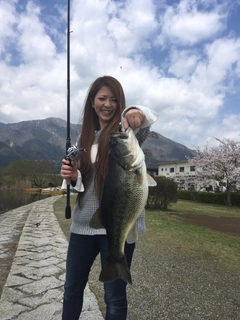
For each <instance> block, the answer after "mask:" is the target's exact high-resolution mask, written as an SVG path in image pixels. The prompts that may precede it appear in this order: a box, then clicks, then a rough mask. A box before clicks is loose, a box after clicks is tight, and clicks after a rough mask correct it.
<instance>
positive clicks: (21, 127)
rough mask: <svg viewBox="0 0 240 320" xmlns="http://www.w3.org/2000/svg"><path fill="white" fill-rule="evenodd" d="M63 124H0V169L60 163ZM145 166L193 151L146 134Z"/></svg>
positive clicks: (74, 131) (75, 129)
mask: <svg viewBox="0 0 240 320" xmlns="http://www.w3.org/2000/svg"><path fill="white" fill-rule="evenodd" d="M80 131H81V125H79V124H72V123H71V124H70V132H71V141H72V144H75V142H76V140H77V137H78V135H79V133H80ZM66 132H67V122H66V121H65V120H63V119H61V118H53V117H51V118H46V119H43V120H29V121H21V122H17V123H10V124H5V123H1V122H0V166H7V165H9V164H10V163H11V162H13V161H17V160H54V161H59V162H60V161H61V159H62V158H63V156H64V155H65V149H66ZM142 149H143V150H144V152H145V155H146V163H147V167H148V168H151V169H154V168H155V169H156V168H157V166H158V163H160V162H163V161H174V160H183V159H186V157H193V156H194V154H195V153H194V150H191V149H189V148H187V147H186V146H184V145H182V144H180V143H177V142H174V141H173V140H170V139H168V138H166V137H164V136H163V135H161V134H160V133H157V132H154V131H150V132H149V134H148V137H147V139H146V140H145V141H144V143H143V144H142Z"/></svg>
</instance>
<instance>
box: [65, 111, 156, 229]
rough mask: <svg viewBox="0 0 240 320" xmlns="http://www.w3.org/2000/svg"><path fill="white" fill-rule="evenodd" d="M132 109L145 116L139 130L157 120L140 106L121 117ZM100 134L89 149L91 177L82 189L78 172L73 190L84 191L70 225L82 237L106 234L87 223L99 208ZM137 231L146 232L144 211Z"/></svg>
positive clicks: (151, 113)
mask: <svg viewBox="0 0 240 320" xmlns="http://www.w3.org/2000/svg"><path fill="white" fill-rule="evenodd" d="M132 107H136V108H138V109H140V110H142V111H143V112H144V113H145V115H146V121H145V122H144V123H143V124H142V126H141V127H140V128H146V127H150V126H151V124H153V123H154V122H155V121H156V120H157V118H158V115H157V114H156V113H155V112H154V111H152V110H150V109H149V108H146V107H142V106H129V107H128V108H126V109H125V110H124V113H123V116H124V114H125V113H126V111H127V110H128V109H130V108H132ZM138 130H139V129H138ZM138 130H137V131H138ZM100 133H101V131H96V132H95V137H94V141H93V145H92V149H91V160H92V165H93V170H92V174H91V177H89V180H88V181H86V183H85V185H84V188H83V186H82V183H81V174H80V172H79V175H78V181H77V184H76V186H75V189H76V190H77V191H80V192H81V191H83V190H85V192H84V193H83V194H82V197H81V203H80V207H79V205H78V203H77V204H76V205H75V208H74V210H73V213H72V224H71V228H70V230H71V232H72V233H76V234H84V235H100V234H106V230H105V229H92V228H90V226H89V222H90V220H91V218H92V216H93V214H94V213H95V212H96V210H97V209H98V208H99V206H100V204H99V200H98V196H97V194H96V192H95V189H94V175H95V161H96V155H97V148H98V138H99V135H100ZM135 133H136V132H135ZM139 133H140V132H139ZM145 138H146V137H145ZM137 231H138V233H143V232H145V231H146V226H145V210H144V211H143V212H142V214H141V216H140V217H139V218H138V220H137Z"/></svg>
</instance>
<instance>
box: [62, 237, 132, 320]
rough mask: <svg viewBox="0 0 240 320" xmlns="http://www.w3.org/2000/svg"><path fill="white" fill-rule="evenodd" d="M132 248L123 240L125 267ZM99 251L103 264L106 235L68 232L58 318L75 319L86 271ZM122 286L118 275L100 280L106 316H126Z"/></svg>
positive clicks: (122, 318)
mask: <svg viewBox="0 0 240 320" xmlns="http://www.w3.org/2000/svg"><path fill="white" fill-rule="evenodd" d="M134 249H135V243H134V244H127V243H126V244H125V255H126V258H127V262H128V265H129V268H130V266H131V262H132V256H133V252H134ZM99 253H100V254H101V264H102V265H103V263H104V262H105V260H106V258H107V253H108V244H107V236H106V235H95V236H88V235H78V234H74V233H72V234H71V236H70V241H69V247H68V253H67V268H66V281H65V285H64V301H63V313H62V320H78V319H79V317H80V314H81V311H82V305H83V295H84V289H85V286H86V284H87V281H88V276H89V272H90V270H91V267H92V264H93V262H94V260H95V258H96V257H97V255H98V254H99ZM126 286H127V283H126V282H125V281H123V280H122V279H116V280H114V281H112V282H105V283H104V291H105V294H104V300H105V303H106V318H105V319H106V320H126V318H127V307H128V304H127V296H126Z"/></svg>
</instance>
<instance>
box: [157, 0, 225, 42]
mask: <svg viewBox="0 0 240 320" xmlns="http://www.w3.org/2000/svg"><path fill="white" fill-rule="evenodd" d="M201 2H202V1H192V0H182V1H180V2H179V3H178V4H176V5H172V6H168V7H167V9H166V11H165V14H164V15H163V17H162V19H161V24H162V32H161V35H159V37H158V39H157V43H159V44H161V45H164V43H165V41H167V42H169V41H173V42H174V43H178V44H182V45H186V46H187V45H195V44H197V43H199V42H201V41H203V40H208V39H211V38H212V37H213V36H216V35H217V34H218V33H219V32H220V31H222V30H223V29H225V24H226V17H227V16H226V14H225V13H223V12H222V6H214V8H212V10H211V11H209V10H207V11H201V10H199V9H198V6H200V5H201ZM220 9H221V10H220Z"/></svg>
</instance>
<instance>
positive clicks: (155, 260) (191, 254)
mask: <svg viewBox="0 0 240 320" xmlns="http://www.w3.org/2000/svg"><path fill="white" fill-rule="evenodd" d="M99 272H100V269H99V263H98V262H97V263H95V265H94V268H93V270H92V274H91V278H90V280H91V281H90V288H91V290H92V291H93V292H94V294H95V295H96V297H97V299H98V302H99V305H100V306H101V308H102V311H103V310H104V303H103V300H102V292H103V291H102V285H101V284H100V283H99V282H98V276H99ZM132 278H133V286H128V301H129V314H128V320H136V319H138V320H146V319H150V320H175V319H176V320H186V319H191V320H217V319H220V320H239V319H240V289H239V288H240V270H239V273H236V272H234V271H231V270H226V269H225V268H224V267H223V266H222V265H220V264H219V263H218V262H217V260H216V259H215V258H214V257H213V256H209V255H208V254H206V253H205V252H204V251H191V250H190V251H185V250H183V248H181V247H180V246H178V245H177V243H176V245H175V246H173V245H172V244H169V243H168V242H167V241H162V240H158V241H155V242H153V241H152V239H151V234H150V233H148V232H147V233H146V234H143V235H141V236H140V239H139V242H138V244H137V248H136V251H135V254H134V260H133V264H132Z"/></svg>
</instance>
